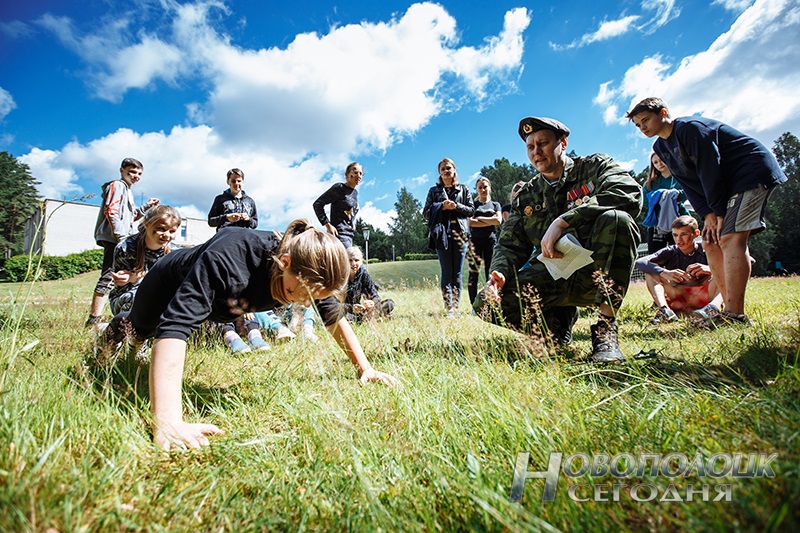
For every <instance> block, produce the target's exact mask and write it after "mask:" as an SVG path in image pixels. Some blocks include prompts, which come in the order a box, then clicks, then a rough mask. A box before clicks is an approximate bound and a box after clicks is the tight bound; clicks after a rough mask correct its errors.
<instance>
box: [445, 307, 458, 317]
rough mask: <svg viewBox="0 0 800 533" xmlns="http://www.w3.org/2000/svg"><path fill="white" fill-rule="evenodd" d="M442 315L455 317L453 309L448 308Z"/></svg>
mask: <svg viewBox="0 0 800 533" xmlns="http://www.w3.org/2000/svg"><path fill="white" fill-rule="evenodd" d="M444 317H445V318H449V319H455V318H456V312H455V311H454V310H453V309H448V310H447V312H446V313H445V314H444Z"/></svg>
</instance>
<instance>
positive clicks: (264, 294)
mask: <svg viewBox="0 0 800 533" xmlns="http://www.w3.org/2000/svg"><path fill="white" fill-rule="evenodd" d="M348 273H349V268H348V260H347V253H346V252H345V249H344V247H343V246H342V245H341V244H340V243H339V241H337V240H336V238H335V237H333V236H331V235H328V234H326V233H324V232H322V231H319V230H317V229H315V228H314V227H313V226H311V225H310V224H309V223H308V221H306V220H295V221H294V222H292V223H291V224H289V227H288V228H287V229H286V234H285V235H283V236H282V237H280V236H279V234H271V235H269V236H268V237H264V236H262V235H261V234H259V233H257V232H254V231H251V230H248V229H244V228H225V229H223V230H220V231H219V232H218V233H217V234H216V235H215V236H214V237H212V238H211V239H210V240H208V241H207V242H206V243H204V244H202V245H200V246H197V247H195V248H190V249H185V250H177V251H175V252H172V253H171V254H169V255H168V256H166V257H165V258H164V259H162V260H161V261H159V262H158V263H156V264H155V266H154V267H153V269H152V270H151V271H150V272H149V273H148V275H147V276H145V278H144V280H142V283H141V285H140V287H139V291H138V295H137V298H136V300H134V303H133V307H132V308H131V311H130V313H123V314H121V315H117V316H116V317H114V320H113V321H112V322H111V324H110V325H109V327H108V328H107V329H106V330H105V334H104V338H103V339H102V340H103V341H105V342H106V343H107V345H109V346H113V345H115V344H116V343H119V342H121V341H122V340H123V339H124V337H125V334H126V332H127V331H131V335H132V336H133V338H134V341H138V342H142V341H143V340H144V339H147V338H149V337H153V336H154V337H155V342H154V344H153V352H152V360H151V363H150V402H151V410H152V414H153V419H152V424H153V440H154V442H155V444H156V446H157V447H158V448H161V449H163V450H169V449H170V448H172V447H173V446H175V447H178V448H185V447H187V446H188V447H190V448H199V447H201V446H207V445H208V444H209V441H208V437H207V435H219V434H221V433H222V430H221V429H220V428H218V427H217V426H215V425H213V424H192V423H188V422H184V420H183V409H182V405H181V397H182V375H183V367H184V360H185V359H186V339H187V338H188V337H189V335H190V334H191V333H192V332H193V331H194V330H196V329H197V328H198V327H199V326H200V324H202V323H203V322H204V321H205V320H212V321H215V322H220V323H225V322H231V321H233V320H235V319H236V318H237V317H238V316H240V315H241V314H243V313H247V312H255V311H265V310H268V309H273V308H275V307H277V306H278V305H280V304H289V303H301V304H304V305H310V304H311V301H312V300H313V301H314V302H315V304H316V306H317V308H318V309H319V311H320V315H321V316H322V318H323V320H324V323H325V325H326V327H327V329H328V331H329V332H330V333H331V335H333V337H334V338H335V339H336V342H337V343H338V344H339V346H341V348H342V349H343V350H344V351H345V352H346V353H347V356H348V357H349V358H350V361H351V362H352V363H353V365H354V366H355V367H356V369H357V372H358V377H359V379H360V380H361V381H362V382H368V381H379V382H382V383H384V384H386V385H395V384H396V383H397V380H396V379H395V378H394V377H392V376H390V375H389V374H385V373H383V372H379V371H377V370H375V369H374V368H373V367H372V365H371V364H370V363H369V361H368V360H367V357H366V355H365V354H364V351H363V350H362V349H361V344H360V343H359V342H358V338H357V337H356V335H355V333H354V332H353V329H352V328H351V327H350V324H349V323H348V322H347V319H346V318H344V317H342V315H341V311H340V308H341V304H340V301H341V295H342V293H343V292H344V287H345V284H346V283H347V277H348Z"/></svg>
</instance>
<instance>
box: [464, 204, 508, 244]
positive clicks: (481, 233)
mask: <svg viewBox="0 0 800 533" xmlns="http://www.w3.org/2000/svg"><path fill="white" fill-rule="evenodd" d="M501 209H502V208H501V207H500V203H499V202H495V201H492V200H490V201H488V202H481V201H480V200H475V214H474V215H472V216H475V217H490V216H492V215H494V214H495V213H498V212H500V210H501ZM497 227H498V226H484V227H480V228H476V227H474V226H473V227H472V228H471V231H472V238H473V239H488V238H491V237H493V236H494V235H495V230H496V228H497Z"/></svg>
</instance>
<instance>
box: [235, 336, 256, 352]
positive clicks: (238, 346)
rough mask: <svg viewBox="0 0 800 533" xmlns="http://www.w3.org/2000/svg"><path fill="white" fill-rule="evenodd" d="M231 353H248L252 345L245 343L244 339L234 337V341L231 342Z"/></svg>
mask: <svg viewBox="0 0 800 533" xmlns="http://www.w3.org/2000/svg"><path fill="white" fill-rule="evenodd" d="M230 349H231V353H248V352H250V351H251V350H250V347H249V346H248V345H246V344H245V343H244V341H243V340H242V339H239V338H237V339H234V340H233V342H232V343H231V344H230Z"/></svg>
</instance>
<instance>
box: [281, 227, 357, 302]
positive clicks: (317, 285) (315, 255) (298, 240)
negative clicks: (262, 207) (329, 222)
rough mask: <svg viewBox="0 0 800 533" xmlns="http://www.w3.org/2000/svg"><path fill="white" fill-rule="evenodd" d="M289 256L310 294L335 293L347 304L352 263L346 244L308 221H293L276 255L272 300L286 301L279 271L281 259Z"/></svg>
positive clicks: (301, 281)
mask: <svg viewBox="0 0 800 533" xmlns="http://www.w3.org/2000/svg"><path fill="white" fill-rule="evenodd" d="M283 254H289V257H291V258H292V261H291V264H290V265H289V270H290V271H291V272H292V274H294V275H296V276H297V278H298V279H299V280H300V283H302V284H303V286H304V287H305V288H306V290H307V291H308V292H309V294H313V293H314V292H318V291H331V292H332V293H333V296H334V297H335V298H336V299H337V300H339V301H343V300H344V294H345V288H346V287H347V280H348V278H349V277H350V260H349V258H348V257H347V252H346V251H345V249H344V246H342V243H341V242H339V240H338V239H337V238H336V237H334V236H333V235H331V234H329V233H326V232H324V231H320V230H318V229H317V228H315V227H314V226H312V225H311V223H310V222H309V221H308V220H306V219H302V218H301V219H297V220H294V221H292V222H291V223H290V224H289V226H288V227H287V228H286V233H284V234H283V238H282V239H281V243H280V244H279V245H278V249H277V250H276V251H275V254H274V255H273V259H274V260H275V263H276V264H275V265H273V267H272V274H271V277H270V282H269V288H270V291H272V297H273V298H275V299H276V300H278V301H279V302H281V303H284V304H286V303H289V302H285V301H284V300H283V280H282V279H281V273H282V271H281V269H280V268H278V263H280V261H281V259H280V257H281V256H282V255H283Z"/></svg>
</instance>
